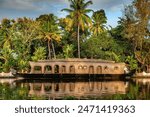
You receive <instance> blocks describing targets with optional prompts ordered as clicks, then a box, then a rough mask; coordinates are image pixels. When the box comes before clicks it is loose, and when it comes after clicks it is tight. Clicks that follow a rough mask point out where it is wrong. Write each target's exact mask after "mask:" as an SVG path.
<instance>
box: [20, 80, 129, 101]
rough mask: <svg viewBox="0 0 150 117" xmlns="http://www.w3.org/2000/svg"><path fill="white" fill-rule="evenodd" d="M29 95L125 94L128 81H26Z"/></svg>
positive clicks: (82, 97)
mask: <svg viewBox="0 0 150 117" xmlns="http://www.w3.org/2000/svg"><path fill="white" fill-rule="evenodd" d="M20 85H21V86H22V87H28V89H29V95H36V96H46V97H47V98H49V99H61V98H63V97H68V96H73V97H76V98H79V99H84V98H86V97H92V98H93V97H95V98H96V97H102V96H107V95H112V94H125V93H126V92H127V90H128V82H124V81H75V82H68V81H67V82H65V81H63V82H42V83H40V82H36V81H33V82H29V81H28V82H24V83H21V84H20Z"/></svg>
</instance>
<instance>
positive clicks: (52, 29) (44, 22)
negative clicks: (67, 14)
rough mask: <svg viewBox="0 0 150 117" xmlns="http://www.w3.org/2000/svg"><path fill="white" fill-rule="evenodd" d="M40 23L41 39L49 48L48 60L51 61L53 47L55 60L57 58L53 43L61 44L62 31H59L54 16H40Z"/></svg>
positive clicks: (38, 19)
mask: <svg viewBox="0 0 150 117" xmlns="http://www.w3.org/2000/svg"><path fill="white" fill-rule="evenodd" d="M36 20H37V21H39V22H40V25H41V31H40V36H39V38H41V39H44V40H46V41H47V46H48V58H49V59H51V58H52V56H51V46H52V50H53V55H54V58H56V54H55V49H54V43H53V41H56V42H59V41H60V40H61V35H60V30H59V29H58V25H57V23H56V22H57V17H56V16H54V15H53V14H45V15H41V16H39V18H37V19H36Z"/></svg>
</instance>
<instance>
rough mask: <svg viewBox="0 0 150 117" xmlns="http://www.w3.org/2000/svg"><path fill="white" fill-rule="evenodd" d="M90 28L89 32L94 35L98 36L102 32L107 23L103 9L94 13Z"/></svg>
mask: <svg viewBox="0 0 150 117" xmlns="http://www.w3.org/2000/svg"><path fill="white" fill-rule="evenodd" d="M92 22H93V24H92V26H91V31H92V32H93V34H94V35H96V36H98V35H99V34H100V33H102V32H104V29H105V24H106V23H107V17H106V15H105V11H104V10H103V9H101V10H99V11H96V12H94V13H93V15H92Z"/></svg>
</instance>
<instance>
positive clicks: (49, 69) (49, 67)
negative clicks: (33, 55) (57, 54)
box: [45, 65, 52, 73]
mask: <svg viewBox="0 0 150 117" xmlns="http://www.w3.org/2000/svg"><path fill="white" fill-rule="evenodd" d="M45 72H50V73H52V67H51V66H50V65H46V66H45Z"/></svg>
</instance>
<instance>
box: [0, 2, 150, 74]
mask: <svg viewBox="0 0 150 117" xmlns="http://www.w3.org/2000/svg"><path fill="white" fill-rule="evenodd" d="M69 2H70V8H69V9H67V8H66V9H63V10H62V11H67V12H68V13H69V14H68V16H66V17H65V18H60V19H58V18H57V17H56V16H55V15H54V14H44V15H41V16H39V17H38V18H36V19H35V20H33V19H29V18H26V17H24V18H18V19H16V20H14V19H3V20H2V21H1V23H0V72H1V71H4V72H9V71H10V69H11V68H14V69H16V70H18V71H20V72H26V71H28V70H29V65H28V63H29V61H31V60H32V61H37V60H41V59H56V58H73V57H79V58H80V57H81V58H96V59H106V60H114V61H117V62H126V63H128V64H129V67H130V69H131V70H136V69H140V70H148V67H149V65H150V48H149V47H150V29H149V27H150V26H149V24H150V12H149V11H150V9H149V8H150V7H149V6H150V2H149V0H135V1H134V2H133V3H132V4H131V5H129V6H127V7H125V11H124V14H125V15H124V17H122V18H120V21H119V22H118V26H116V27H114V28H112V27H111V28H109V27H107V17H106V14H105V11H104V10H103V9H99V10H98V11H93V10H92V9H88V6H90V5H92V1H85V0H69ZM88 13H92V16H91V17H90V16H88ZM139 27H140V28H139ZM80 50H81V53H80ZM145 66H146V67H145Z"/></svg>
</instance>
